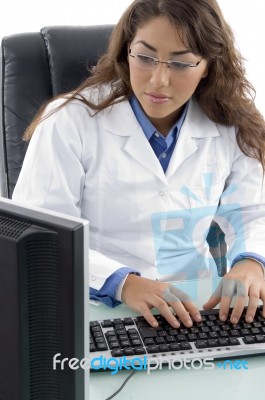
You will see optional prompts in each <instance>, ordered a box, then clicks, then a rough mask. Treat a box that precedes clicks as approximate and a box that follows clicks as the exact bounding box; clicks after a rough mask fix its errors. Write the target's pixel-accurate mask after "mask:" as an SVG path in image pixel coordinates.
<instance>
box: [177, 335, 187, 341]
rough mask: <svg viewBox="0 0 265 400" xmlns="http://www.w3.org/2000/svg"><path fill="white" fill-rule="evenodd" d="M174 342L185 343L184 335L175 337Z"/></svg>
mask: <svg viewBox="0 0 265 400" xmlns="http://www.w3.org/2000/svg"><path fill="white" fill-rule="evenodd" d="M176 341H177V342H186V341H187V339H186V336H185V335H177V336H176Z"/></svg>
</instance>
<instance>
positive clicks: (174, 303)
mask: <svg viewBox="0 0 265 400" xmlns="http://www.w3.org/2000/svg"><path fill="white" fill-rule="evenodd" d="M173 292H174V293H173ZM178 295H179V296H180V297H181V298H182V299H185V300H189V299H190V297H189V296H188V295H187V294H186V293H184V292H183V291H182V290H180V289H177V288H176V287H174V286H173V285H170V286H168V287H167V288H166V289H165V290H164V292H163V299H164V300H165V301H166V302H167V303H168V304H170V306H171V307H172V308H173V310H174V311H175V313H176V314H177V316H178V317H179V318H180V320H181V321H182V322H183V324H184V325H185V326H187V327H191V326H192V320H191V318H190V314H189V313H188V311H187V310H186V308H185V307H184V306H183V304H182V302H181V301H180V299H179V297H178ZM170 324H171V325H172V323H171V322H170Z"/></svg>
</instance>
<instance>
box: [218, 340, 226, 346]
mask: <svg viewBox="0 0 265 400" xmlns="http://www.w3.org/2000/svg"><path fill="white" fill-rule="evenodd" d="M218 340H219V344H220V346H228V345H229V339H228V338H219V339H218Z"/></svg>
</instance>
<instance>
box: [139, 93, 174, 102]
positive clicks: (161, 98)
mask: <svg viewBox="0 0 265 400" xmlns="http://www.w3.org/2000/svg"><path fill="white" fill-rule="evenodd" d="M145 94H146V96H147V98H148V100H149V101H150V102H151V103H153V104H154V103H155V104H164V103H167V102H168V101H169V100H170V97H168V96H166V95H165V94H161V93H152V92H150V93H145Z"/></svg>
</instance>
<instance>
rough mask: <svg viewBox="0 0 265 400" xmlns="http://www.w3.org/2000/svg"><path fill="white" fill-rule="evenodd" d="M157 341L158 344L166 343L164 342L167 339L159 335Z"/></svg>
mask: <svg viewBox="0 0 265 400" xmlns="http://www.w3.org/2000/svg"><path fill="white" fill-rule="evenodd" d="M155 342H156V344H164V343H166V342H165V339H164V338H163V337H159V336H158V337H156V338H155Z"/></svg>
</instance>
